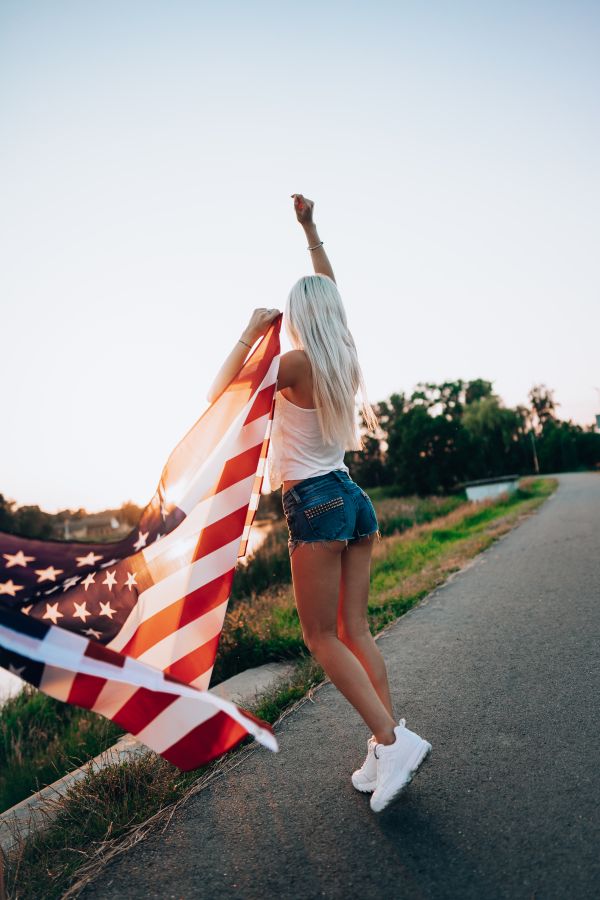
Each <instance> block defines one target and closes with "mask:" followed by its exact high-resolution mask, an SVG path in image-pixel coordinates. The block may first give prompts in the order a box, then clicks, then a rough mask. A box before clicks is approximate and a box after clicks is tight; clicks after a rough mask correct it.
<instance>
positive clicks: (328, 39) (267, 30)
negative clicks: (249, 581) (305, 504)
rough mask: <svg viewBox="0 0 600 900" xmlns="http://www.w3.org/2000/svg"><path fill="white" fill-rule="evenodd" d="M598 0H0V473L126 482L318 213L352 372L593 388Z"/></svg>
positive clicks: (142, 482)
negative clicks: (351, 345) (354, 352)
mask: <svg viewBox="0 0 600 900" xmlns="http://www.w3.org/2000/svg"><path fill="white" fill-rule="evenodd" d="M599 38H600V6H599V5H598V3H596V2H589V3H584V2H578V0H572V2H569V3H565V2H561V3H558V2H552V0H547V2H526V0H525V2H503V3H484V4H482V3H479V2H472V3H468V2H455V3H451V4H450V3H446V2H439V3H425V4H423V3H418V2H413V3H402V2H389V3H387V2H378V0H374V2H369V3H367V2H362V3H355V2H348V0H345V2H343V3H342V2H339V3H338V2H329V3H328V2H326V0H319V2H315V0H303V2H302V3H301V4H299V3H293V4H292V3H286V2H281V0H279V2H252V3H249V2H227V0H225V2H222V0H221V2H219V3H213V2H210V3H208V2H182V0H170V2H166V0H164V2H162V3H158V2H150V0H145V2H139V3H138V2H127V0H119V2H111V0H102V2H101V3H91V2H60V0H55V2H53V3H47V2H32V0H30V2H28V0H4V2H3V4H2V6H1V7H0V154H1V165H0V193H1V201H0V256H1V260H0V304H1V307H0V336H1V347H2V350H1V355H0V390H1V396H2V417H1V422H2V439H1V441H0V492H2V493H4V494H5V495H6V496H8V497H11V498H14V499H16V500H17V501H18V502H19V503H39V504H40V505H41V506H43V507H44V508H46V509H48V510H54V509H57V508H62V507H71V508H77V507H79V506H85V507H87V508H88V509H91V510H93V509H100V508H103V507H106V506H110V505H118V504H120V503H121V502H123V501H124V500H126V499H129V498H131V499H133V500H134V501H135V502H138V503H140V504H144V503H146V502H147V501H148V500H149V499H150V497H151V495H152V494H153V492H154V490H155V487H156V483H157V481H158V478H159V475H160V471H161V468H162V465H163V463H164V461H165V460H166V458H167V456H168V454H169V452H170V451H171V449H172V448H173V446H174V445H175V444H176V443H177V441H178V440H179V439H180V438H181V437H182V435H183V434H184V433H185V432H186V431H187V429H188V428H189V426H190V425H191V424H192V422H193V421H195V419H196V418H197V417H198V415H199V414H200V413H201V412H202V410H203V409H204V408H205V405H206V403H205V394H206V391H207V388H208V386H209V384H210V382H211V381H212V378H213V376H214V374H215V372H216V370H217V369H218V367H219V365H220V363H221V360H222V357H224V356H225V355H226V354H227V353H228V351H229V349H230V346H231V345H232V344H233V343H234V342H235V340H236V339H237V338H238V337H239V335H240V333H241V331H242V329H243V327H244V325H245V323H246V319H247V317H248V316H249V314H250V312H251V310H252V309H253V307H254V306H277V307H279V308H283V306H284V304H285V298H286V295H287V292H288V290H289V288H290V287H291V285H292V284H293V282H294V281H295V280H296V279H297V278H298V277H300V276H301V275H303V274H305V273H307V272H309V271H311V267H310V258H309V254H308V252H307V251H306V242H305V240H304V235H303V233H302V230H301V228H300V226H299V225H298V224H297V222H296V220H295V216H294V213H293V209H292V201H291V199H290V194H291V193H293V192H295V191H297V192H301V193H304V194H305V195H306V196H308V197H309V198H311V199H313V200H315V202H316V208H315V219H316V222H317V225H318V227H319V230H320V234H321V237H322V239H323V240H324V241H325V246H326V249H327V251H328V253H329V256H330V259H331V261H332V264H333V267H334V270H335V273H336V277H337V280H338V284H339V287H340V290H341V292H342V296H343V297H344V300H345V302H346V305H347V308H348V315H349V319H350V325H351V328H352V330H353V333H354V336H355V339H356V342H357V345H358V348H359V353H360V356H361V360H362V365H363V369H364V372H365V377H366V381H367V385H368V388H369V394H370V397H371V399H372V400H380V399H383V398H384V397H386V396H388V395H389V394H390V393H391V392H393V391H402V390H404V391H410V390H411V389H412V388H413V386H414V385H415V384H416V383H417V382H418V381H422V380H425V381H440V380H446V379H455V378H464V379H471V378H477V377H481V378H486V379H489V380H491V381H493V382H494V387H495V390H496V391H497V392H498V393H499V394H500V395H501V396H502V397H503V398H504V400H505V402H506V403H507V404H509V405H514V404H516V403H522V402H525V401H526V397H527V392H528V391H529V389H530V387H531V386H532V384H534V383H536V382H545V383H546V384H547V385H548V386H549V387H551V388H553V389H554V390H555V391H556V398H557V400H558V401H559V402H560V404H561V406H559V414H560V415H561V416H562V417H563V418H572V419H573V420H574V421H576V422H579V423H582V424H588V423H591V422H592V421H593V417H594V413H595V412H596V411H600V401H599V399H598V395H597V394H596V393H595V392H594V390H593V388H594V386H596V385H597V386H598V387H600V372H598V365H597V360H598V344H599V341H600V327H599V326H600V312H599V310H600V303H599V299H600V298H599V271H598V235H599V233H600V227H599V226H600V221H599V219H600V171H599V170H600V123H599V106H598V105H599V98H600V54H599V53H598V46H599Z"/></svg>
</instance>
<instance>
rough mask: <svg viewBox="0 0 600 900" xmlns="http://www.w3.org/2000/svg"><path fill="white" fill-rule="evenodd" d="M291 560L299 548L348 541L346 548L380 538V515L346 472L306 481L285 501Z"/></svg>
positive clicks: (292, 489)
mask: <svg viewBox="0 0 600 900" xmlns="http://www.w3.org/2000/svg"><path fill="white" fill-rule="evenodd" d="M282 503H283V512H284V514H285V518H286V520H287V525H288V531H289V540H288V547H289V551H290V556H291V554H292V553H293V552H294V550H295V549H296V547H297V546H298V544H315V543H318V542H319V541H345V542H346V546H348V545H349V544H352V542H354V541H357V540H358V539H359V538H361V537H366V536H367V535H369V534H375V533H377V534H379V525H378V523H377V515H376V513H375V509H374V507H373V504H372V503H371V500H370V499H369V496H368V494H366V493H365V491H363V489H362V488H361V487H359V486H358V485H357V484H356V482H355V481H353V480H352V479H351V478H350V476H349V475H348V474H347V472H344V471H343V470H338V469H336V470H334V471H332V472H328V473H327V474H326V475H315V476H313V477H312V478H305V479H304V481H300V482H298V484H296V485H294V487H292V488H290V489H289V490H288V491H286V492H285V494H284V495H283V497H282Z"/></svg>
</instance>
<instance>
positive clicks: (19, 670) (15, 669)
mask: <svg viewBox="0 0 600 900" xmlns="http://www.w3.org/2000/svg"><path fill="white" fill-rule="evenodd" d="M8 671H9V672H10V674H11V675H18V676H19V677H21V675H22V674H23V672H24V671H25V666H13V664H12V663H9V664H8Z"/></svg>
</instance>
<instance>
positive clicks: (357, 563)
mask: <svg viewBox="0 0 600 900" xmlns="http://www.w3.org/2000/svg"><path fill="white" fill-rule="evenodd" d="M373 540H374V535H371V536H370V537H368V538H363V539H362V540H360V541H358V542H357V543H355V544H350V545H349V546H348V549H347V550H346V551H345V552H344V553H343V554H342V584H341V590H340V600H339V605H338V628H337V633H338V636H339V638H340V640H341V641H343V643H344V644H345V645H346V646H347V647H348V648H349V649H350V650H352V652H353V653H354V655H355V656H356V657H357V659H359V660H360V662H361V663H362V665H363V666H364V668H365V670H366V672H367V675H368V676H369V678H370V679H371V684H372V685H373V687H374V688H375V690H376V691H377V694H378V695H379V698H380V699H381V702H382V703H383V705H384V706H385V708H386V709H387V711H388V712H389V714H390V715H391V716H392V717H393V715H394V710H393V708H392V698H391V696H390V686H389V683H388V677H387V670H386V668H385V662H384V661H383V656H382V655H381V651H380V650H379V647H378V646H377V644H376V642H375V640H374V638H373V635H372V634H371V629H370V628H369V621H368V619H367V604H368V600H369V581H370V569H371V553H372V551H373Z"/></svg>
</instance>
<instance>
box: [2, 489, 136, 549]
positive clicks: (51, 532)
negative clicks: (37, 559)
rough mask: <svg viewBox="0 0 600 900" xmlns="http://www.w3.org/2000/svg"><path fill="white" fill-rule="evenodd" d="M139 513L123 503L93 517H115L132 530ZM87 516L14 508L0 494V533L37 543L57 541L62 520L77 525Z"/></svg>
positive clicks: (79, 511) (80, 511)
mask: <svg viewBox="0 0 600 900" xmlns="http://www.w3.org/2000/svg"><path fill="white" fill-rule="evenodd" d="M141 513H142V508H141V507H140V506H136V504H135V503H133V502H132V501H131V500H127V501H126V502H125V503H123V505H122V506H120V507H119V508H118V509H107V510H103V511H102V512H101V513H95V515H106V516H115V518H117V519H118V520H119V521H121V522H127V524H128V525H131V527H132V528H134V527H135V526H136V525H137V523H138V522H139V519H140V515H141ZM88 515H89V513H88V512H87V510H85V509H83V508H81V509H77V510H71V509H61V510H60V511H59V512H57V513H48V512H45V511H44V510H43V509H40V507H39V506H37V505H31V506H17V502H16V500H11V499H9V498H8V497H5V496H4V494H0V531H8V532H10V533H11V534H19V535H21V536H22V537H30V538H40V539H41V540H48V539H52V538H54V539H58V538H60V534H61V525H62V524H63V523H64V521H65V519H69V520H71V521H72V522H77V520H79V519H83V518H85V517H86V516H88Z"/></svg>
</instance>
